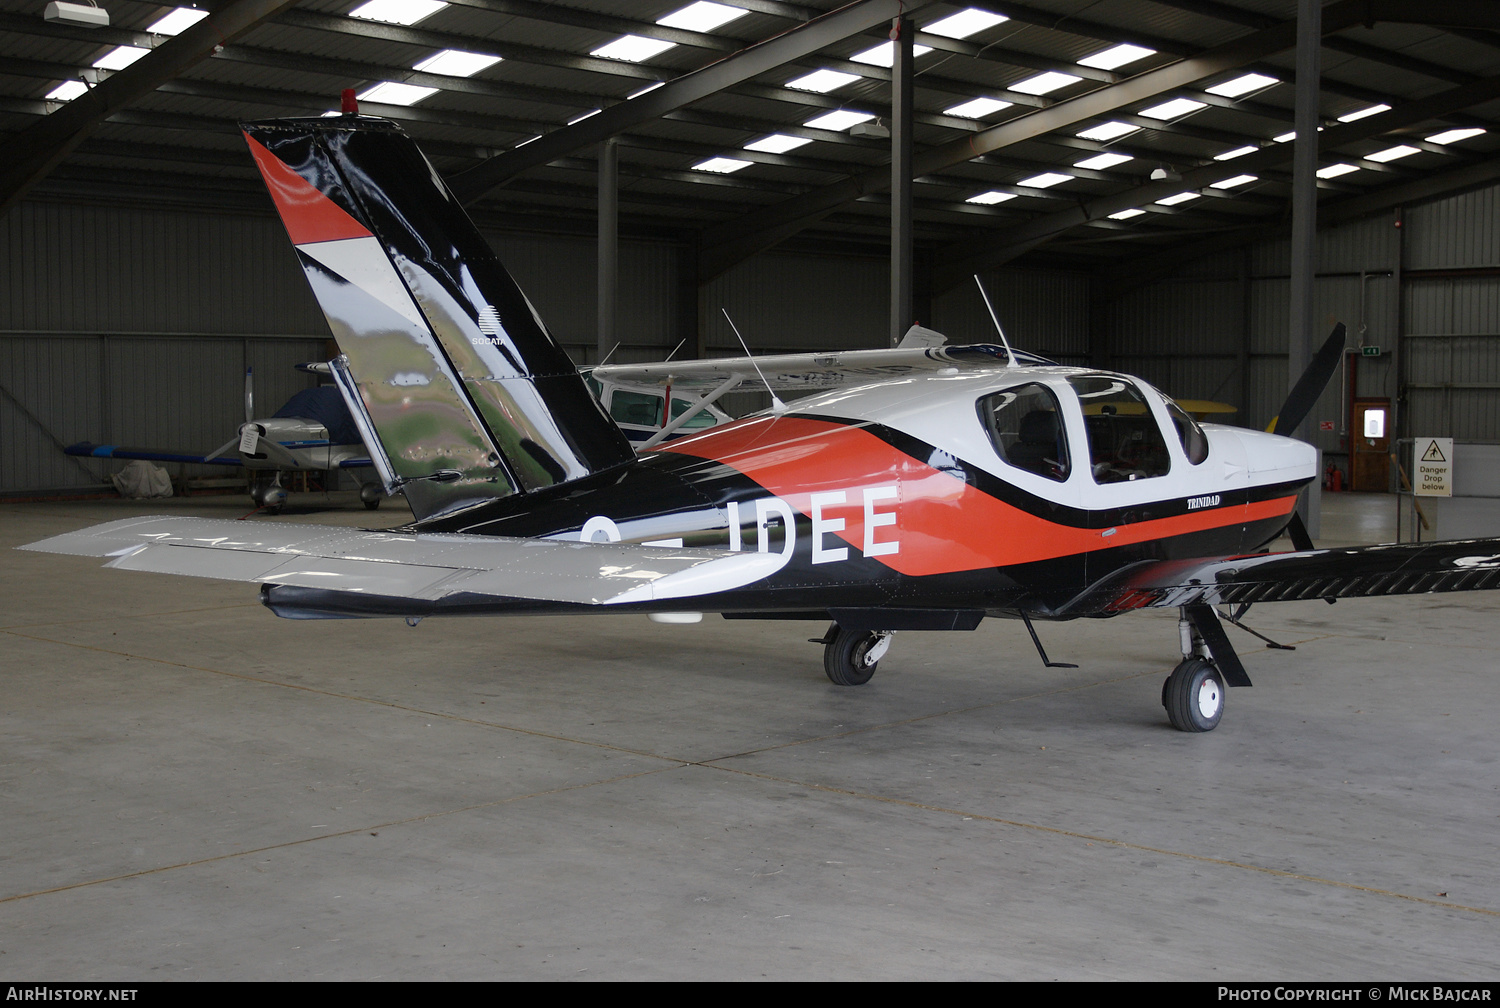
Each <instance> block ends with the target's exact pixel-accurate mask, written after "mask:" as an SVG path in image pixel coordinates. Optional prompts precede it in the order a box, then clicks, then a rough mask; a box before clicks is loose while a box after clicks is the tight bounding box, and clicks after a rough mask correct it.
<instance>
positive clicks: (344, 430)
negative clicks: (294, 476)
mask: <svg viewBox="0 0 1500 1008" xmlns="http://www.w3.org/2000/svg"><path fill="white" fill-rule="evenodd" d="M298 367H299V368H300V369H301V370H304V371H309V372H311V373H314V374H324V375H326V374H329V373H330V372H329V368H328V365H327V364H321V363H314V364H301V365H298ZM252 381H253V375H252V374H251V372H250V371H246V372H245V422H244V423H243V424H241V425H240V429H239V431H238V432H236V434H235V436H234V437H232V438H230V439H229V440H228V441H225V442H224V443H223V444H222V445H220V446H219V447H218V448H215V449H214V450H213V451H211V452H207V453H205V454H198V453H195V452H188V451H170V450H164V449H158V448H131V447H126V446H123V445H101V444H94V443H93V442H91V441H80V442H78V443H77V444H74V445H69V446H68V447H67V448H65V449H63V450H64V451H65V452H67V453H68V454H69V455H80V456H84V457H88V458H116V459H145V460H146V461H148V462H185V463H191V464H193V465H214V466H230V467H238V468H242V469H244V470H246V471H247V475H248V478H249V483H250V499H251V500H252V501H254V502H255V506H256V507H257V508H259V509H261V510H263V511H265V512H266V513H267V514H276V513H278V512H279V511H280V510H281V508H282V506H283V505H285V504H286V500H287V492H286V489H285V488H284V487H283V486H282V485H281V474H282V473H284V472H319V473H323V474H325V475H334V474H337V473H338V472H339V471H341V470H347V471H349V472H351V473H353V474H354V476H355V477H356V478H357V479H358V480H359V483H360V488H359V498H360V500H361V501H362V502H363V503H364V505H365V507H367V508H370V509H372V510H373V509H374V508H377V507H379V506H380V498H381V497H382V496H383V490H382V487H381V485H380V482H379V479H378V477H376V475H375V470H374V468H373V467H372V465H371V462H370V452H369V449H368V448H366V447H365V444H364V442H363V441H362V440H360V437H359V430H358V428H357V427H356V426H355V424H354V420H353V418H352V417H351V416H350V415H349V408H348V407H347V406H346V405H345V404H344V400H343V397H342V396H340V395H339V393H338V390H337V389H336V388H334V387H333V386H332V385H322V386H318V387H317V388H309V389H303V390H301V391H300V392H297V393H296V394H295V395H293V396H292V397H291V398H290V399H288V400H287V401H286V404H285V405H283V406H282V407H281V408H280V409H279V410H277V411H276V412H275V413H274V414H272V415H271V416H269V417H264V418H261V419H254V417H253V413H254V408H255V396H254V392H253V386H252Z"/></svg>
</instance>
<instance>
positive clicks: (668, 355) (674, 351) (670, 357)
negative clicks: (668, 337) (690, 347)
mask: <svg viewBox="0 0 1500 1008" xmlns="http://www.w3.org/2000/svg"><path fill="white" fill-rule="evenodd" d="M686 342H687V337H686V336H684V337H682V339H680V340H678V341H677V345H676V346H674V347H673V348H672V352H671V353H669V354H667V357H666V359H667V360H671V359H672V358H673V357H676V356H677V351H679V350H681V349H682V344H684V343H686Z"/></svg>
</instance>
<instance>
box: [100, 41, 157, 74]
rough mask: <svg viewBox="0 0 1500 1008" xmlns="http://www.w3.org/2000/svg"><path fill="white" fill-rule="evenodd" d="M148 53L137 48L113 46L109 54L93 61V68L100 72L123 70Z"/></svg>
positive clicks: (146, 50)
mask: <svg viewBox="0 0 1500 1008" xmlns="http://www.w3.org/2000/svg"><path fill="white" fill-rule="evenodd" d="M150 51H151V50H150V49H141V48H139V47H137V46H128V45H122V46H115V47H114V48H113V49H111V50H110V51H109V52H107V53H105V54H104V55H103V56H100V57H99V58H98V59H96V60H94V66H96V67H98V68H99V69H100V70H124V69H125V68H126V67H128V66H129V65H130V64H132V63H134V62H135V61H136V60H138V59H140V58H141V57H142V56H144V55H146V54H147V53H148V52H150Z"/></svg>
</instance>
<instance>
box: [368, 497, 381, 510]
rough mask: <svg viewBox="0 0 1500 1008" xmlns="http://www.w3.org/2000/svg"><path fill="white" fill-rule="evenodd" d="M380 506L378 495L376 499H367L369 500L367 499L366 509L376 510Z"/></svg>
mask: <svg viewBox="0 0 1500 1008" xmlns="http://www.w3.org/2000/svg"><path fill="white" fill-rule="evenodd" d="M379 506H380V498H379V497H376V498H375V499H374V500H367V501H365V510H366V511H374V510H375V509H376V508H378V507H379Z"/></svg>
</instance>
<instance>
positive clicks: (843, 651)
mask: <svg viewBox="0 0 1500 1008" xmlns="http://www.w3.org/2000/svg"><path fill="white" fill-rule="evenodd" d="M892 633H893V631H891V630H850V629H848V628H846V627H841V626H839V625H838V624H837V623H830V624H829V625H828V633H826V634H824V635H823V636H822V637H817V638H813V640H812V643H814V644H822V645H823V671H824V672H826V673H828V678H829V680H830V681H831V682H832V683H833V684H834V685H835V686H863V685H864V684H865V683H867V682H869V681H870V677H871V676H873V675H874V674H875V666H876V665H878V664H880V659H881V658H884V657H885V653H886V651H888V650H890V646H891V634H892Z"/></svg>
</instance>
